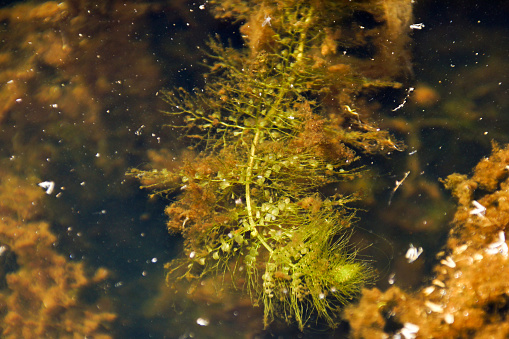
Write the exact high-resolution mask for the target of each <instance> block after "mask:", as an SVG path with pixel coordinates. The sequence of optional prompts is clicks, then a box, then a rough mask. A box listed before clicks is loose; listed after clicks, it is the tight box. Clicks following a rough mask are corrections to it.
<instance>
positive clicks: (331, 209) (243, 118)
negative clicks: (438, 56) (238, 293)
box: [130, 1, 398, 329]
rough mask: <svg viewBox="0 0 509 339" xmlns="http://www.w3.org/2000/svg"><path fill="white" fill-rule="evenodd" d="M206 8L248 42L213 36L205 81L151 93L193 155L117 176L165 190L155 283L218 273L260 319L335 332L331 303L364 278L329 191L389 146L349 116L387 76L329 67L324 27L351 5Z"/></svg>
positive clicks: (335, 306) (344, 212) (338, 202)
mask: <svg viewBox="0 0 509 339" xmlns="http://www.w3.org/2000/svg"><path fill="white" fill-rule="evenodd" d="M216 6H217V7H216V8H215V10H216V12H217V13H219V14H222V15H223V14H224V13H227V12H228V13H234V14H236V15H237V16H238V17H239V18H240V19H243V20H245V22H246V23H245V25H244V26H243V27H242V29H241V32H242V33H243V34H244V35H245V37H244V38H245V39H246V40H245V41H246V43H247V45H248V47H249V48H245V49H240V50H239V49H234V48H225V47H222V46H221V44H220V43H218V42H216V41H212V42H211V43H210V44H209V46H210V50H211V52H210V55H209V57H210V58H211V59H213V60H214V61H213V63H212V65H211V68H210V72H209V73H208V74H207V76H206V85H205V87H204V88H203V89H196V90H194V91H193V92H192V93H188V92H186V91H184V90H175V91H167V92H165V93H164V95H165V99H166V101H167V102H168V103H169V105H170V111H169V112H168V114H169V115H170V117H171V121H172V126H174V127H181V128H182V129H183V130H184V131H185V135H187V136H189V137H192V138H194V139H196V145H195V147H196V149H199V150H201V152H200V153H199V155H197V156H196V157H194V158H193V159H192V160H188V161H186V162H185V163H184V164H183V165H182V166H181V167H180V168H178V169H176V170H148V171H141V170H132V171H131V172H130V174H131V175H133V176H136V177H138V178H139V179H140V180H141V182H142V184H143V187H146V188H152V189H154V190H155V192H156V193H158V194H162V195H167V196H168V195H172V196H174V197H175V199H174V200H173V201H172V202H171V204H170V205H169V206H168V207H167V208H166V213H167V214H168V216H169V221H168V228H169V230H170V232H172V233H181V234H182V235H183V237H184V239H185V255H184V256H183V258H181V259H178V260H175V261H173V262H171V263H169V264H168V268H169V273H168V282H169V283H170V284H171V283H172V281H174V280H175V279H179V278H183V277H185V278H187V279H190V280H198V281H199V280H200V279H202V278H204V277H206V276H208V275H225V274H229V275H231V278H232V279H231V280H232V281H233V282H234V284H236V285H237V286H238V285H239V282H240V285H242V286H243V288H244V290H245V291H246V292H247V293H249V295H250V296H251V299H252V301H253V304H254V305H263V308H264V315H265V316H264V322H265V325H266V326H267V325H268V324H269V323H271V322H272V321H273V320H274V318H280V319H283V320H285V321H287V322H291V323H296V324H298V326H299V328H300V329H303V327H304V325H305V324H306V322H308V321H309V320H310V319H322V320H325V321H326V322H327V323H328V324H329V325H330V326H332V327H334V326H335V324H336V321H337V315H338V310H339V309H340V307H341V306H342V305H344V304H345V303H346V302H347V301H348V300H350V299H352V298H353V297H354V296H355V295H356V294H357V293H358V292H359V291H360V289H361V287H362V286H363V285H364V284H365V283H366V282H369V281H370V280H372V278H373V273H372V270H371V269H370V268H369V267H368V266H367V265H366V263H365V262H363V261H361V260H358V259H356V250H355V249H354V248H353V247H352V246H351V245H349V244H348V240H349V234H351V231H350V230H348V228H349V227H350V226H351V220H352V212H351V210H349V209H348V208H347V206H345V204H347V203H348V202H349V201H350V200H351V199H352V197H351V196H347V195H342V194H340V193H339V192H337V191H335V192H334V187H336V189H337V187H338V186H337V184H336V183H338V182H339V181H341V180H344V179H348V178H352V177H353V176H356V175H358V174H359V173H358V170H356V168H355V167H353V165H352V163H353V162H355V160H356V158H357V157H358V155H357V154H356V151H357V153H360V152H368V153H375V152H388V151H391V150H395V149H397V148H398V145H397V144H396V143H394V142H393V141H392V140H391V138H390V136H389V135H388V134H387V133H385V132H383V131H380V130H379V129H377V128H375V127H373V126H371V125H369V124H367V123H363V122H361V119H360V116H359V114H358V113H356V111H355V107H354V106H353V105H354V104H355V101H354V100H353V97H354V96H355V95H356V94H358V93H360V92H361V91H362V90H363V89H364V88H367V87H377V86H394V83H391V82H390V81H385V80H384V81H385V82H383V81H379V80H376V81H375V80H370V79H368V78H367V77H366V76H363V75H362V74H360V73H359V72H357V73H356V72H355V70H354V67H353V66H351V65H348V64H341V63H336V64H334V65H331V63H330V60H329V61H328V59H327V55H328V54H331V53H332V54H334V53H335V52H330V49H331V48H332V47H330V46H332V45H334V44H333V43H332V42H331V39H332V40H333V39H334V38H333V37H334V36H335V35H334V34H335V33H334V30H333V29H330V28H329V27H330V26H333V24H334V23H335V22H336V20H338V22H339V21H340V20H342V16H344V15H346V14H345V13H347V14H351V13H352V11H353V10H352V9H349V7H348V6H351V5H348V4H346V2H345V4H342V2H331V3H329V2H320V1H295V2H292V1H286V2H277V1H261V2H257V3H256V4H250V3H249V2H242V1H238V2H234V3H233V4H226V5H225V4H222V5H220V4H217V5H216ZM243 6H244V7H243ZM362 6H366V5H365V4H363V5H362ZM331 13H332V14H331ZM224 15H226V14H224ZM350 43H353V42H350ZM327 46H328V47H327ZM338 70H339V71H338ZM340 93H343V94H340ZM344 93H348V94H344ZM331 102H332V104H331ZM354 148H355V150H356V151H354ZM331 191H332V192H334V193H335V194H326V193H324V192H331ZM225 280H227V279H225Z"/></svg>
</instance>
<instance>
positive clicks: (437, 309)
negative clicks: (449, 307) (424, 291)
mask: <svg viewBox="0 0 509 339" xmlns="http://www.w3.org/2000/svg"><path fill="white" fill-rule="evenodd" d="M424 305H426V307H427V308H429V309H430V310H431V312H436V313H443V312H444V308H443V307H442V306H440V305H438V304H435V303H433V302H431V301H428V300H427V301H425V302H424Z"/></svg>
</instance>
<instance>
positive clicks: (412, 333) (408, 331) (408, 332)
mask: <svg viewBox="0 0 509 339" xmlns="http://www.w3.org/2000/svg"><path fill="white" fill-rule="evenodd" d="M417 332H419V326H417V325H415V324H412V323H404V324H403V328H402V329H400V330H399V331H398V332H397V333H396V335H398V337H399V338H401V337H403V338H405V339H415V338H416V334H417ZM396 335H395V336H394V337H396Z"/></svg>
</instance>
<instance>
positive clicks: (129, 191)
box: [0, 1, 509, 338]
mask: <svg viewBox="0 0 509 339" xmlns="http://www.w3.org/2000/svg"><path fill="white" fill-rule="evenodd" d="M4 4H5V5H7V3H4ZM22 4H23V3H21V2H16V3H15V2H11V5H10V6H20V5H22ZM25 4H26V5H27V6H28V7H27V8H32V9H33V8H38V9H39V11H40V12H39V13H40V14H39V15H36V14H32V16H30V14H29V10H28V9H27V10H19V9H16V7H4V9H3V12H2V18H0V19H1V20H0V24H1V25H0V28H1V30H0V35H1V39H2V45H0V53H1V54H0V58H1V59H0V61H1V64H0V65H1V73H0V75H1V76H2V85H1V86H2V90H1V95H2V98H3V102H11V101H16V99H18V98H22V99H23V100H22V101H20V102H19V104H9V105H7V104H6V106H5V107H4V108H3V110H2V111H1V112H0V114H1V115H0V118H1V120H0V123H1V127H2V136H1V139H2V141H1V142H2V144H1V152H0V156H1V157H2V164H5V163H9V161H8V159H11V158H12V157H13V156H15V166H14V168H17V169H18V172H19V173H20V175H21V176H26V177H28V176H31V175H36V176H37V177H38V178H40V179H41V181H42V180H51V181H54V182H55V183H56V186H57V188H58V189H57V190H56V192H55V194H53V195H49V196H48V197H47V198H46V199H45V206H46V208H45V211H44V213H43V216H41V218H42V219H44V220H47V221H48V222H50V224H51V229H52V231H53V232H54V234H56V235H57V237H58V241H57V243H56V248H57V250H58V252H59V253H61V254H63V255H65V256H66V257H67V258H68V259H69V260H71V261H83V262H85V263H86V265H87V266H88V267H90V268H98V267H105V268H107V269H108V270H109V271H110V272H111V273H110V276H109V278H108V279H107V280H106V281H105V282H103V283H102V285H101V288H100V289H98V290H96V291H95V292H94V295H91V296H89V297H88V302H90V301H92V302H93V301H94V300H98V299H99V298H103V299H107V300H109V301H108V302H109V304H110V307H111V310H112V311H113V312H115V313H117V314H118V318H117V320H116V321H115V323H114V325H113V326H112V327H111V328H110V329H109V333H110V334H111V335H113V336H114V337H116V338H192V337H195V338H242V337H251V336H253V335H258V336H259V337H261V338H262V337H267V338H271V337H278V336H280V337H288V338H291V337H295V336H297V335H298V336H299V337H302V338H312V337H342V336H343V335H345V333H346V332H347V326H346V325H345V326H344V327H343V328H340V329H339V330H338V331H336V332H321V331H318V330H316V331H313V332H310V333H305V334H298V332H297V331H296V330H295V329H286V328H283V327H282V326H279V325H277V324H276V325H275V326H274V328H272V329H271V330H270V331H265V332H264V331H261V326H260V324H261V315H260V310H259V309H255V310H253V309H252V308H251V307H250V306H249V305H246V303H245V301H244V300H241V299H239V297H238V296H237V295H235V294H234V295H228V296H226V297H225V299H224V300H223V301H222V302H218V301H217V299H214V294H215V292H210V294H208V295H202V296H198V297H196V298H195V299H194V300H188V299H187V298H184V297H182V296H176V295H173V294H172V293H171V292H169V291H168V289H167V288H166V285H165V283H164V275H165V270H164V267H163V266H164V264H165V263H166V262H168V261H170V260H171V259H172V258H175V257H177V256H178V254H179V250H180V249H181V246H182V241H181V239H180V238H179V237H177V236H170V235H168V233H167V231H166V228H165V220H166V217H165V215H164V206H165V204H166V202H165V201H164V200H163V199H158V198H155V199H149V198H148V194H147V192H145V191H140V190H139V189H138V183H136V182H134V181H132V180H129V179H126V177H125V175H124V173H125V171H126V170H128V169H129V168H131V167H137V166H142V165H143V164H144V163H146V162H147V161H149V160H153V159H155V158H156V157H161V155H165V156H166V159H167V160H166V161H168V162H169V163H171V159H172V158H173V157H175V158H176V160H177V161H178V157H179V152H180V149H181V148H182V141H181V140H180V139H179V138H178V137H179V135H178V133H177V132H176V131H174V130H173V129H171V128H165V127H164V126H163V125H164V124H165V123H168V121H167V120H165V119H168V118H165V117H164V115H162V114H161V113H160V111H161V110H164V109H165V104H164V102H163V101H162V100H160V99H159V98H158V96H157V92H158V91H159V90H160V89H161V88H162V87H179V86H182V87H185V88H192V87H194V86H199V85H200V84H201V82H202V81H203V80H202V78H201V74H202V72H203V68H202V67H201V66H200V62H201V58H202V57H201V56H200V53H199V49H198V48H197V46H200V47H201V48H202V47H203V46H204V42H205V41H206V39H207V37H208V36H209V35H211V34H214V33H219V34H220V35H221V36H222V37H223V39H224V40H228V38H229V39H230V40H231V41H233V45H235V46H237V45H239V46H240V44H241V39H240V37H239V36H240V35H239V32H238V29H239V24H238V23H232V22H225V21H216V20H214V19H213V18H212V17H210V15H209V14H208V13H207V11H206V7H207V6H205V9H200V5H202V2H190V1H189V2H185V1H168V2H157V1H154V2H147V3H142V2H130V3H127V4H124V3H123V2H117V1H111V2H108V3H106V4H102V5H97V4H96V2H92V1H90V2H86V1H81V2H79V1H77V2H73V3H71V2H70V3H69V4H68V8H67V12H66V14H61V13H60V12H59V10H58V8H56V7H54V6H53V7H51V8H55V9H54V11H52V10H46V11H47V12H44V11H43V9H42V8H41V7H40V6H41V4H42V2H36V3H32V2H30V3H28V2H27V3H25ZM51 8H50V9H51ZM17 10H18V11H19V12H16V13H18V14H16V15H12V13H13V12H15V11H17ZM59 13H60V14H59ZM508 15H509V2H508V1H499V2H486V1H448V2H443V1H416V4H415V19H414V22H415V23H423V24H424V28H423V29H420V30H419V29H414V30H413V34H412V38H413V42H412V47H411V48H412V50H413V67H412V69H413V73H414V78H413V79H412V80H411V84H410V85H411V86H413V87H415V92H414V94H413V95H416V94H417V93H419V94H420V95H422V98H421V97H420V99H416V98H415V97H412V96H410V98H409V99H408V103H407V104H406V105H405V106H404V107H403V108H401V109H400V110H398V111H396V112H393V113H387V114H385V113H383V114H382V113H381V114H380V125H381V126H382V127H385V128H388V129H390V130H391V131H392V132H393V133H394V134H395V135H396V136H397V137H398V138H399V139H400V140H403V141H404V142H405V143H406V144H407V145H409V148H408V149H407V150H406V151H405V152H403V153H401V154H396V155H394V156H393V157H391V158H390V159H386V158H384V159H378V158H376V159H370V160H369V161H368V163H370V162H372V163H373V164H372V166H373V167H372V173H373V176H372V178H373V179H372V188H371V192H370V193H369V195H370V196H371V197H372V198H373V201H372V202H370V203H366V205H362V204H361V205H359V207H361V208H363V209H364V210H365V212H359V214H358V216H359V219H360V221H359V223H358V225H359V231H358V232H357V233H356V236H355V237H354V239H353V241H354V242H357V243H358V244H360V246H361V247H363V245H365V246H364V247H367V249H366V251H364V252H363V253H362V255H363V256H364V257H365V258H367V260H370V261H372V262H373V265H374V266H375V267H376V268H377V269H378V271H379V272H380V281H379V282H378V283H377V286H378V287H381V288H386V287H387V286H389V283H388V279H389V277H391V276H392V275H393V274H394V277H395V278H394V279H395V281H396V284H398V285H399V286H403V287H405V288H407V289H409V290H412V289H417V288H418V287H419V286H421V284H423V283H424V281H425V280H426V279H427V277H428V274H429V273H430V269H431V267H432V265H433V263H434V255H435V253H436V252H437V251H438V250H439V249H440V247H441V246H442V244H443V243H444V241H445V236H446V234H447V231H448V228H449V222H450V220H451V219H452V214H453V212H454V204H453V202H452V201H451V200H450V199H449V195H448V193H447V192H445V191H444V190H443V189H442V186H441V185H440V183H439V182H438V179H439V178H445V177H446V176H447V175H448V174H451V173H453V172H460V173H469V172H470V170H471V168H472V167H473V166H474V165H475V164H476V163H477V162H478V161H479V159H481V158H482V157H483V156H486V155H488V154H489V152H490V149H491V145H490V143H491V141H492V140H495V141H498V142H500V143H506V142H507V141H508V139H509V137H508V134H507V131H508V130H509V115H508V113H507V112H508V109H509V96H508V80H509V79H508V72H507V69H508V67H507V66H508V63H509V60H508V52H509V50H508V49H509V47H508V46H509V34H508V33H509V32H508V29H509V27H508V21H507V17H508ZM17 16H21V19H19V18H18V19H17ZM11 79H15V82H16V83H20V85H17V86H18V87H16V88H15V89H12V88H10V87H8V84H7V83H8V81H9V80H11ZM426 91H427V92H426ZM430 98H431V99H430ZM396 119H403V120H404V121H405V122H406V124H407V125H409V126H410V127H411V129H409V130H403V129H398V128H397V127H396V125H395V123H394V122H395V121H396ZM409 131H410V132H409ZM151 152H153V153H151ZM11 162H12V161H11ZM3 166H4V165H3ZM5 166H12V164H11V165H5ZM407 171H414V173H418V175H417V176H416V177H415V178H414V179H413V181H408V182H406V188H404V187H405V186H401V189H398V190H397V191H395V192H394V195H393V196H392V198H391V192H392V191H393V189H394V187H395V183H396V181H398V180H401V179H402V178H403V176H404V175H405V173H406V172H407ZM61 187H65V189H61ZM59 192H61V193H62V195H60V196H59V197H57V194H58V193H59ZM389 199H391V204H390V205H389V204H388V202H389ZM410 243H412V244H413V245H415V246H417V247H422V248H423V249H424V253H423V254H422V257H421V258H419V259H418V260H417V261H416V262H414V263H412V264H409V263H407V261H406V259H405V257H404V255H405V253H406V251H407V249H408V248H409V246H410ZM184 290H185V289H184ZM184 294H185V293H184ZM84 299H85V300H84V302H87V297H86V296H85V298H84ZM239 300H240V301H239Z"/></svg>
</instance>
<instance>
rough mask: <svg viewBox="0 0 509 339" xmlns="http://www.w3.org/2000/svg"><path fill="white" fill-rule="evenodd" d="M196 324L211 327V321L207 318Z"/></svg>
mask: <svg viewBox="0 0 509 339" xmlns="http://www.w3.org/2000/svg"><path fill="white" fill-rule="evenodd" d="M196 323H197V324H198V325H200V326H209V324H210V322H209V320H208V319H205V318H198V319H196Z"/></svg>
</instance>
